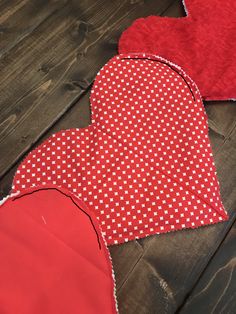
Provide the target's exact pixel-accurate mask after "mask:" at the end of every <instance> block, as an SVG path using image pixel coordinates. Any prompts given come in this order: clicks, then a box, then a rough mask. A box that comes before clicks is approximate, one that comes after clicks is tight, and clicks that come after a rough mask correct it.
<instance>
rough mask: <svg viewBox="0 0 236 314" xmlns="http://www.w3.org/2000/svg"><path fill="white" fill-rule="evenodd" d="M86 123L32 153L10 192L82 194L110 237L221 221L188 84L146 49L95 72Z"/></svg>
mask: <svg viewBox="0 0 236 314" xmlns="http://www.w3.org/2000/svg"><path fill="white" fill-rule="evenodd" d="M90 100H91V110H92V124H91V125H90V126H89V127H87V128H84V129H71V130H65V131H61V132H59V133H57V134H54V135H53V136H52V137H50V138H49V139H48V140H47V141H45V142H44V143H43V144H41V145H40V146H39V147H38V148H37V149H36V150H34V151H33V152H31V153H30V154H29V155H28V156H27V158H26V159H25V160H24V162H23V163H22V164H21V165H20V167H19V168H18V170H17V173H16V176H15V178H14V186H13V191H14V192H15V191H20V190H22V189H25V188H28V187H31V186H37V185H38V184H42V185H45V184H49V183H50V184H54V185H58V186H61V187H66V188H67V189H69V190H71V191H72V192H73V193H75V194H76V195H78V196H79V197H80V198H81V199H83V200H84V201H85V202H86V203H87V205H88V206H89V207H90V209H91V210H93V211H94V212H95V214H96V216H97V217H98V219H99V222H100V224H101V228H102V231H103V234H104V236H105V238H106V241H107V243H108V245H111V244H117V243H122V242H124V241H129V240H133V239H137V238H142V237H146V236H148V235H151V234H158V233H165V232H169V231H173V230H180V229H184V228H197V227H199V226H203V225H208V224H214V223H218V222H221V221H225V220H227V219H228V215H227V213H226V211H225V209H224V207H223V205H222V202H221V199H220V192H219V184H218V181H217V177H216V172H215V166H214V162H213V158H212V150H211V146H210V142H209V138H208V127H207V119H206V114H205V111H204V107H203V104H202V101H201V96H200V94H199V91H198V89H197V87H196V85H195V84H194V82H193V81H192V80H191V79H190V78H189V77H188V76H187V75H186V74H185V73H184V72H183V71H182V70H181V69H180V68H179V67H177V66H176V65H173V64H171V63H170V62H168V61H166V60H164V59H162V58H161V57H158V56H155V55H149V54H140V53H137V54H127V55H126V54H121V55H118V56H115V57H114V58H112V59H111V60H110V61H109V62H108V63H107V64H106V65H105V66H104V67H103V68H102V69H101V70H100V72H99V73H98V75H97V77H96V80H95V83H94V86H93V89H92V93H91V98H90Z"/></svg>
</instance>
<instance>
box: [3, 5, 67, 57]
mask: <svg viewBox="0 0 236 314" xmlns="http://www.w3.org/2000/svg"><path fill="white" fill-rule="evenodd" d="M65 4H66V1H65V0H59V1H47V0H40V1H38V0H23V1H22V0H17V1H16V0H14V1H12V0H11V1H1V3H0V12H1V16H0V25H1V26H0V33H1V41H0V56H2V55H3V54H5V53H7V52H8V51H9V50H10V49H11V48H13V47H14V46H16V45H17V44H18V43H19V42H20V41H21V40H22V39H24V38H25V37H26V36H28V35H29V34H30V33H31V32H32V31H33V30H34V29H36V28H37V27H38V26H39V25H40V24H41V23H42V22H43V21H44V20H45V19H47V18H48V17H49V16H50V15H51V14H53V13H54V12H55V11H56V10H59V9H61V8H63V6H64V5H65Z"/></svg>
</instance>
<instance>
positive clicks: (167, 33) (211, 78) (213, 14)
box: [119, 0, 236, 100]
mask: <svg viewBox="0 0 236 314" xmlns="http://www.w3.org/2000/svg"><path fill="white" fill-rule="evenodd" d="M185 7H186V10H187V16H186V17H182V18H170V17H161V16H149V17H146V18H139V19H137V20H136V21H134V23H133V24H132V25H131V26H130V27H129V28H128V29H127V30H125V31H124V32H123V34H122V35H121V38H120V40H119V52H120V53H133V52H146V53H154V54H158V55H160V56H162V57H164V58H167V59H168V60H171V61H172V62H174V63H176V64H178V65H180V66H181V67H182V68H183V69H184V70H185V71H186V72H187V73H188V74H189V75H190V77H191V78H192V79H193V80H194V81H195V82H196V83H197V85H198V87H199V89H200V92H201V95H202V97H203V99H205V100H227V99H236V75H235V73H236V68H235V67H236V62H235V58H236V1H235V0H228V1H224V2H222V1H221V0H207V1H205V0H186V1H185Z"/></svg>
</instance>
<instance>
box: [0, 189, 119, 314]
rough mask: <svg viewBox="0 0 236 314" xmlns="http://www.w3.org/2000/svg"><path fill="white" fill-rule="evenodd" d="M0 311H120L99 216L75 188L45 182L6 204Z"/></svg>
mask: <svg viewBox="0 0 236 314" xmlns="http://www.w3.org/2000/svg"><path fill="white" fill-rule="evenodd" d="M0 250H1V261H0V266H1V267H0V276H1V283H0V312H1V313H8V314H13V313H14V314H15V313H19V314H31V313H34V314H37V313H39V314H42V313H45V314H47V313H48V314H51V313H58V314H60V313H61V314H62V313H63V314H64V313H71V314H73V313H78V311H79V313H81V314H95V313H106V314H111V313H114V314H115V313H117V310H116V301H115V298H114V289H115V286H114V282H113V276H112V267H111V262H110V256H109V253H108V250H107V247H106V245H105V243H104V240H103V238H102V235H101V232H100V229H99V227H98V224H97V221H96V217H94V215H93V213H91V212H90V211H89V210H88V208H87V207H86V205H85V204H84V203H83V202H82V201H81V200H79V199H78V198H77V197H75V196H74V195H73V194H72V193H70V192H69V191H67V190H65V189H59V188H58V187H52V186H44V187H37V188H33V189H32V188H31V189H28V190H24V191H23V192H22V193H20V194H18V195H14V196H11V197H10V198H8V199H7V200H6V201H5V202H4V203H3V204H2V205H1V206H0Z"/></svg>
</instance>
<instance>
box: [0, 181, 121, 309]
mask: <svg viewBox="0 0 236 314" xmlns="http://www.w3.org/2000/svg"><path fill="white" fill-rule="evenodd" d="M50 190H54V191H57V192H59V193H60V194H62V195H64V196H65V197H68V198H69V199H70V200H71V201H72V203H73V204H75V205H76V206H77V208H79V209H81V211H82V212H83V213H84V214H86V215H87V216H88V217H89V219H90V221H91V224H92V226H93V227H94V232H96V236H97V239H98V245H99V249H100V250H101V249H103V252H104V253H105V258H106V262H107V267H108V269H109V273H110V274H111V279H112V283H113V287H112V290H113V294H112V299H113V300H114V301H115V302H113V311H114V313H117V314H118V313H119V310H118V302H117V297H116V280H115V273H114V269H113V266H112V258H111V255H110V252H109V250H108V248H107V243H106V240H105V238H104V236H103V234H102V231H101V228H100V225H99V222H98V220H97V218H96V216H95V215H94V213H93V212H92V211H91V210H90V209H89V208H88V207H87V205H86V204H85V203H84V202H83V201H82V200H81V199H80V198H79V197H77V196H76V195H75V194H73V193H72V192H70V191H69V190H67V189H65V188H63V187H58V186H55V185H43V186H40V185H39V186H37V187H30V188H27V189H25V190H21V191H18V192H14V193H11V194H9V195H8V196H6V197H4V198H3V199H2V200H0V210H3V207H4V205H6V204H7V203H9V202H11V201H15V200H17V199H20V198H24V197H27V196H28V195H31V194H33V193H37V192H40V191H50Z"/></svg>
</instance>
